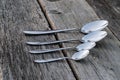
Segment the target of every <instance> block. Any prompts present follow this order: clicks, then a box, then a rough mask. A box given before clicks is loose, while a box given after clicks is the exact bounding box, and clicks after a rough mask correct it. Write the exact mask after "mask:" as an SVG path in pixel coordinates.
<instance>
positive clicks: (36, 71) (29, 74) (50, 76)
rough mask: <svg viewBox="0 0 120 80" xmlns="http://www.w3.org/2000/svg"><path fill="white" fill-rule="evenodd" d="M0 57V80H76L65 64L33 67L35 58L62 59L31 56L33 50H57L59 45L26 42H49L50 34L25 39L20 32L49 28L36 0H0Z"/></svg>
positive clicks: (51, 56) (59, 53)
mask: <svg viewBox="0 0 120 80" xmlns="http://www.w3.org/2000/svg"><path fill="white" fill-rule="evenodd" d="M0 11H1V12H0V34H1V35H0V54H1V56H2V61H1V64H2V71H3V80H75V78H74V75H73V73H72V71H71V69H70V67H69V66H68V63H67V62H66V61H59V62H54V63H48V64H35V63H34V62H33V60H34V59H46V58H55V57H62V56H63V54H62V53H61V52H54V53H51V54H43V55H32V54H30V53H28V51H29V50H33V49H46V48H47V49H50V48H58V47H59V46H58V45H54V46H53V45H51V46H46V47H45V46H42V47H33V46H27V45H26V44H25V42H26V41H41V42H42V41H52V40H55V37H54V36H53V35H51V36H50V35H49V36H48V35H46V36H36V37H33V36H30V37H29V36H25V35H24V34H23V30H46V29H49V25H48V23H47V21H46V19H45V17H44V15H43V13H42V11H41V9H40V7H39V5H38V3H37V1H36V0H17V1H14V0H9V1H8V0H0Z"/></svg>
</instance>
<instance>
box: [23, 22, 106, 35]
mask: <svg viewBox="0 0 120 80" xmlns="http://www.w3.org/2000/svg"><path fill="white" fill-rule="evenodd" d="M107 25H108V21H107V20H97V21H93V22H90V23H87V24H86V25H84V26H83V27H82V28H81V30H80V29H79V28H71V29H63V30H48V31H23V32H24V33H25V34H28V35H44V34H53V33H60V32H67V31H74V30H75V31H78V30H79V31H81V32H82V33H90V32H92V31H99V30H102V29H104V28H105V27H106V26H107Z"/></svg>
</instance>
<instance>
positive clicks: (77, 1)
mask: <svg viewBox="0 0 120 80" xmlns="http://www.w3.org/2000/svg"><path fill="white" fill-rule="evenodd" d="M39 2H40V4H41V6H42V8H43V10H44V13H45V14H46V16H47V18H48V20H49V22H50V24H51V26H52V28H53V29H64V28H73V27H74V28H81V27H82V26H83V25H84V24H86V23H88V22H90V21H93V20H98V19H99V18H98V16H97V15H96V13H95V12H94V10H93V9H92V8H91V7H90V6H89V4H88V3H87V2H86V1H85V0H39ZM105 30H106V31H107V32H108V36H107V37H106V38H105V39H103V40H102V41H100V42H98V43H97V46H96V47H95V48H94V49H92V50H91V51H90V55H89V56H88V57H87V58H85V59H84V60H82V61H78V62H75V61H72V60H69V63H70V64H71V68H72V69H73V72H74V74H76V78H77V79H78V80H119V78H120V76H119V74H120V68H119V67H120V54H119V52H120V48H119V46H120V42H119V41H118V40H117V38H116V37H115V36H114V35H113V33H112V32H111V31H110V30H109V29H108V28H106V29H105ZM57 36H58V39H59V40H64V39H71V38H72V39H73V38H74V39H75V38H76V39H81V37H82V36H84V35H83V34H82V33H79V32H69V33H59V34H58V35H57ZM78 44H80V42H72V43H65V44H63V45H62V46H63V47H66V46H69V47H70V46H77V45H78ZM74 52H75V51H73V50H66V51H64V55H66V56H72V54H74Z"/></svg>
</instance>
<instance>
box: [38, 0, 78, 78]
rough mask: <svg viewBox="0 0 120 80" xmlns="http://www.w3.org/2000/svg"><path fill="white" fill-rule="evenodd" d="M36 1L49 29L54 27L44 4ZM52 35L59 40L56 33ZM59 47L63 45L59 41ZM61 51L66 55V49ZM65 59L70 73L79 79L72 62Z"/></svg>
mask: <svg viewBox="0 0 120 80" xmlns="http://www.w3.org/2000/svg"><path fill="white" fill-rule="evenodd" d="M37 2H38V4H39V6H40V8H41V11H42V12H43V14H44V16H45V18H46V20H47V22H48V25H49V27H50V29H51V30H54V29H56V26H55V25H54V23H53V22H52V20H51V19H50V17H49V16H48V14H47V13H46V9H45V8H44V4H42V2H40V0H37ZM54 36H55V39H56V40H60V39H59V37H58V35H57V34H54ZM59 47H60V48H63V47H64V46H63V44H62V43H61V44H59ZM62 53H63V55H64V56H65V57H66V56H67V55H66V50H62ZM66 61H67V63H68V65H69V67H70V68H71V70H72V73H73V75H74V77H75V78H76V80H79V78H78V76H77V73H76V71H75V70H74V68H73V65H72V63H71V62H70V61H69V60H66Z"/></svg>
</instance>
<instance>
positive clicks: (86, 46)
mask: <svg viewBox="0 0 120 80" xmlns="http://www.w3.org/2000/svg"><path fill="white" fill-rule="evenodd" d="M95 45H96V43H95V42H85V43H82V44H80V45H78V46H77V47H66V48H58V49H52V50H51V49H47V50H43V51H40V50H32V51H29V52H30V53H32V54H43V53H48V52H54V51H60V50H66V49H75V50H77V51H81V50H90V49H92V48H93V47H95Z"/></svg>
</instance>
